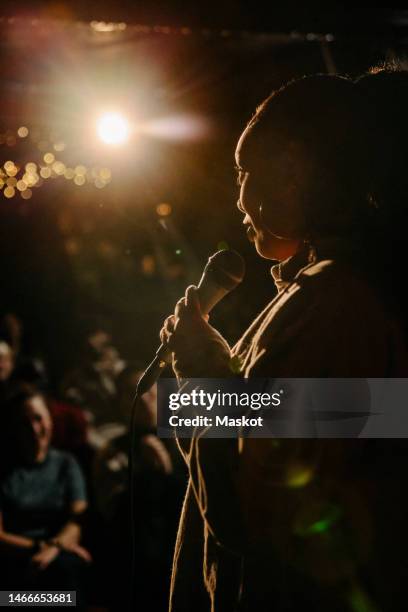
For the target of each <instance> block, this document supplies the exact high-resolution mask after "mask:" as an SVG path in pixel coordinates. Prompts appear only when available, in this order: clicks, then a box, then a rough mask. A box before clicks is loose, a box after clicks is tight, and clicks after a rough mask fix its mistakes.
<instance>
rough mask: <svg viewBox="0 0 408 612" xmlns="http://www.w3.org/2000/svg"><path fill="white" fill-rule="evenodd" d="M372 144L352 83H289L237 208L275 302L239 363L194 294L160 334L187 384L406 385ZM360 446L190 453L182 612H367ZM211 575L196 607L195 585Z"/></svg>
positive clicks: (196, 443)
mask: <svg viewBox="0 0 408 612" xmlns="http://www.w3.org/2000/svg"><path fill="white" fill-rule="evenodd" d="M362 135H364V136H365V133H364V132H362V131H361V106H360V100H359V97H358V94H357V93H356V88H355V85H353V83H352V82H351V81H349V80H347V79H344V78H340V77H328V76H315V77H307V78H303V79H300V80H297V81H294V82H291V83H289V84H288V85H287V86H285V87H283V88H282V89H280V90H279V91H277V92H275V93H273V94H272V95H271V96H270V97H269V98H268V99H267V100H266V101H265V102H264V103H263V104H262V105H261V107H260V108H259V109H258V110H257V112H256V114H255V116H254V117H253V118H252V120H251V121H250V123H249V124H248V126H247V128H246V129H245V131H244V132H243V134H242V136H241V138H240V140H239V143H238V146H237V150H236V164H237V166H238V170H239V184H240V197H239V201H238V208H239V210H240V211H241V212H242V214H243V215H244V218H243V223H244V226H245V227H246V228H247V233H248V237H249V239H250V240H251V242H253V243H254V245H255V248H256V250H257V252H258V254H259V255H260V256H261V257H263V258H266V259H270V260H274V261H277V262H278V263H277V264H276V265H274V266H273V267H272V270H271V271H272V276H273V279H274V281H275V284H276V287H277V290H278V294H277V296H276V298H275V299H274V300H273V301H272V302H271V303H270V304H269V305H268V306H267V307H266V308H265V309H264V311H263V312H262V313H261V314H260V315H259V316H258V317H257V318H256V319H255V320H254V322H253V324H252V325H251V326H250V328H249V329H248V330H247V332H246V333H245V334H244V335H243V337H242V338H241V339H240V340H239V342H238V343H237V344H236V346H235V347H234V348H233V349H230V347H229V346H228V344H227V343H226V341H225V340H224V339H223V338H222V336H221V335H220V334H219V333H218V332H217V331H216V330H215V329H214V328H212V327H211V326H210V324H209V323H208V320H207V318H206V317H203V316H202V315H201V312H200V305H199V300H198V297H197V289H196V288H195V287H189V288H188V289H187V292H186V296H185V298H184V299H183V300H181V301H180V302H179V303H178V304H177V307H176V310H175V313H174V315H172V316H170V317H169V318H168V319H166V321H165V324H164V327H163V329H162V331H161V339H162V342H165V343H167V344H168V346H169V347H170V348H171V350H172V351H173V368H174V371H175V373H176V375H177V376H178V378H179V379H184V378H188V377H210V376H211V377H215V378H222V377H226V376H230V375H231V360H234V361H236V360H237V359H238V360H239V363H240V371H241V375H242V376H244V377H268V378H269V377H273V378H276V377H300V378H301V377H312V378H359V377H362V378H366V377H379V378H382V377H393V376H405V375H406V372H407V369H406V358H405V350H404V347H403V346H402V345H401V338H400V329H399V327H398V324H397V323H396V322H395V321H394V318H393V317H392V316H391V315H390V313H389V312H388V311H387V309H386V308H385V306H384V304H383V301H382V300H381V299H380V295H379V294H378V291H377V290H376V288H375V286H373V283H372V282H371V281H372V277H373V276H375V274H373V273H372V272H371V270H370V267H372V265H373V264H372V260H371V258H370V256H369V255H370V253H369V249H370V243H371V240H370V232H371V228H372V227H373V225H374V222H375V220H374V219H373V217H374V211H373V210H372V209H371V208H370V200H369V198H368V197H367V194H368V187H367V185H368V183H369V179H370V177H369V168H367V171H366V166H367V164H366V163H365V161H366V160H365V155H366V150H365V148H366V146H367V141H366V140H364V138H363V137H362ZM203 364H205V365H203ZM208 364H211V366H210V367H208ZM358 442H360V441H358V440H356V441H353V440H339V441H336V440H313V439H311V440H276V439H271V440H267V439H240V440H235V441H234V440H210V439H193V440H191V441H189V444H188V445H187V447H186V446H185V445H184V448H182V452H183V454H184V457H185V459H186V462H187V465H188V467H189V472H190V482H189V487H188V491H187V497H186V501H185V505H184V509H183V515H182V519H181V525H180V530H179V537H178V540H177V544H176V552H175V559H174V572H173V584H172V593H171V606H172V607H171V609H172V610H173V611H177V612H178V611H179V610H180V611H181V610H190V609H201V608H200V606H201V607H202V609H203V610H205V609H208V610H210V609H211V610H217V611H219V610H225V611H226V610H229V611H230V610H235V609H239V610H245V611H248V612H249V611H250V610H251V611H252V610H257V612H259V611H261V610H265V611H266V610H271V609H273V610H298V609H301V608H303V607H305V606H306V605H309V607H310V606H311V607H312V609H329V608H330V609H331V610H342V611H344V610H347V609H353V605H355V601H357V599H358V598H359V597H360V598H361V599H364V598H365V599H366V600H367V601H369V597H370V596H369V594H367V593H366V585H365V584H364V583H361V582H360V573H361V571H362V570H361V568H364V567H365V564H366V562H367V560H368V559H369V557H370V555H372V554H373V549H372V538H373V529H372V528H371V526H370V521H371V519H372V516H371V514H370V499H371V498H370V491H371V488H372V484H373V483H372V480H371V481H370V477H369V476H367V473H366V471H365V470H366V466H365V463H364V450H365V447H364V446H363V445H362V444H359V443H358ZM370 487H371V488H370ZM200 563H201V565H202V564H203V565H204V583H205V587H206V593H205V592H202V593H201V594H200V596H199V595H198V591H199V589H198V588H196V589H195V591H194V592H193V591H192V590H191V589H190V590H188V588H187V585H188V584H191V583H192V581H193V580H194V579H196V580H197V576H198V575H199V574H198V572H199V571H200V570H199V566H200ZM201 571H202V570H201ZM183 587H184V588H183ZM206 597H207V600H206V599H205V598H206ZM353 602H354V603H353Z"/></svg>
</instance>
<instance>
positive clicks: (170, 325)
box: [160, 315, 175, 344]
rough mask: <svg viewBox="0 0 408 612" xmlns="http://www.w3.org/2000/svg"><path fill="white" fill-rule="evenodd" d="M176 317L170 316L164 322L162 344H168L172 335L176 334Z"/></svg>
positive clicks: (161, 336)
mask: <svg viewBox="0 0 408 612" xmlns="http://www.w3.org/2000/svg"><path fill="white" fill-rule="evenodd" d="M174 325H175V317H174V315H170V316H169V317H167V318H166V319H165V320H164V323H163V327H162V328H161V330H160V340H161V343H162V344H168V343H169V341H170V338H171V335H172V334H173V333H174Z"/></svg>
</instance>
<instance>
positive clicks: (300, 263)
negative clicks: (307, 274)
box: [271, 245, 316, 293]
mask: <svg viewBox="0 0 408 612" xmlns="http://www.w3.org/2000/svg"><path fill="white" fill-rule="evenodd" d="M315 258H316V254H315V253H314V250H313V249H311V248H310V247H309V245H305V246H304V247H303V248H302V249H301V250H300V251H299V252H298V253H296V254H295V255H292V257H289V258H288V259H285V260H284V261H281V262H279V263H277V264H275V265H274V266H272V268H271V274H272V278H273V280H274V283H275V285H276V288H277V290H278V293H281V292H282V291H284V290H285V289H286V287H288V286H289V284H290V283H291V282H292V281H293V279H294V278H295V276H296V275H297V274H298V272H300V270H302V268H305V267H306V266H307V265H309V264H310V263H312V262H313V261H314V259H315Z"/></svg>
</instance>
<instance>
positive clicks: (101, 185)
mask: <svg viewBox="0 0 408 612" xmlns="http://www.w3.org/2000/svg"><path fill="white" fill-rule="evenodd" d="M94 184H95V187H97V188H98V189H103V188H104V187H105V184H106V183H105V181H102V180H101V179H100V178H97V179H95V183H94Z"/></svg>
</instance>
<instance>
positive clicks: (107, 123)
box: [96, 113, 130, 145]
mask: <svg viewBox="0 0 408 612" xmlns="http://www.w3.org/2000/svg"><path fill="white" fill-rule="evenodd" d="M96 128H97V132H98V136H99V138H100V139H101V140H102V142H104V143H105V144H108V145H121V144H124V143H125V142H126V141H127V140H128V139H129V135H130V126H129V122H128V120H127V119H126V117H124V116H123V115H121V114H120V113H105V114H104V115H101V117H99V119H98V122H97V126H96Z"/></svg>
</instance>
